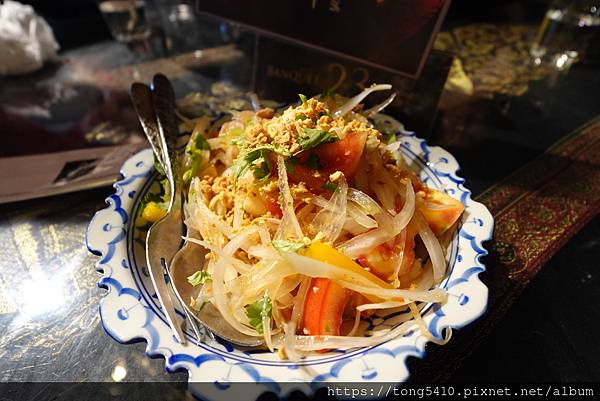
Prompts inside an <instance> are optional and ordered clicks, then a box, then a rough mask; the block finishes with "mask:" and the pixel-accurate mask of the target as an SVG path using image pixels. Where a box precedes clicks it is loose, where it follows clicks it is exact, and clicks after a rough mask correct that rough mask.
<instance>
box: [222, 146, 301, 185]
mask: <svg viewBox="0 0 600 401" xmlns="http://www.w3.org/2000/svg"><path fill="white" fill-rule="evenodd" d="M268 152H273V153H276V154H279V155H282V156H290V153H289V151H288V150H287V149H285V148H283V147H281V146H276V145H264V146H261V147H259V148H256V149H252V150H250V151H248V152H246V153H245V154H242V155H240V156H239V157H238V159H237V160H236V161H235V163H234V164H233V166H232V169H233V172H234V182H235V181H237V179H238V178H240V177H241V176H242V174H244V173H245V172H246V170H248V169H249V168H253V173H254V177H255V178H267V177H269V175H271V164H270V163H269V157H268V156H269V153H268Z"/></svg>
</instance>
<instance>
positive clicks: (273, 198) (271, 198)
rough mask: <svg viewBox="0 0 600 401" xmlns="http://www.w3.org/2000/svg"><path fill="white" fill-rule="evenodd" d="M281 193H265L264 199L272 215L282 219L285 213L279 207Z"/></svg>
mask: <svg viewBox="0 0 600 401" xmlns="http://www.w3.org/2000/svg"><path fill="white" fill-rule="evenodd" d="M278 197H279V191H272V192H268V193H265V194H264V195H263V199H264V201H265V207H266V208H267V210H268V211H269V212H271V214H272V215H273V216H274V217H276V218H278V219H280V218H281V216H283V212H282V211H281V206H279V201H278Z"/></svg>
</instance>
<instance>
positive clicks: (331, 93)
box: [320, 89, 335, 99]
mask: <svg viewBox="0 0 600 401" xmlns="http://www.w3.org/2000/svg"><path fill="white" fill-rule="evenodd" d="M328 97H330V98H332V99H335V92H334V91H332V90H329V89H328V90H326V91H324V92H323V93H321V95H320V98H321V99H327V98H328Z"/></svg>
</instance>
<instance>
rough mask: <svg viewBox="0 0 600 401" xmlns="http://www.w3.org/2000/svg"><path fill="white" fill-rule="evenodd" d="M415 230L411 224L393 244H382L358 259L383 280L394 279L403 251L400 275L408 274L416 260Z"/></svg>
mask: <svg viewBox="0 0 600 401" xmlns="http://www.w3.org/2000/svg"><path fill="white" fill-rule="evenodd" d="M415 235H416V233H415V231H414V229H413V228H412V227H411V226H409V227H408V228H407V230H406V232H405V233H401V234H398V235H397V236H396V239H395V241H394V244H392V245H391V246H390V245H388V244H382V245H379V246H377V247H376V248H375V249H374V250H372V251H371V252H369V253H368V254H366V255H361V256H360V257H358V258H357V259H356V261H357V262H358V263H359V264H360V265H361V266H363V267H368V268H369V269H371V273H373V274H375V275H376V276H377V277H379V278H381V279H382V280H386V281H390V280H393V279H394V277H392V275H393V274H394V271H395V269H396V263H397V261H398V258H399V257H400V253H402V264H401V265H400V270H399V273H398V274H399V275H403V274H406V273H407V272H408V271H409V270H410V268H411V267H412V265H413V263H414V261H415Z"/></svg>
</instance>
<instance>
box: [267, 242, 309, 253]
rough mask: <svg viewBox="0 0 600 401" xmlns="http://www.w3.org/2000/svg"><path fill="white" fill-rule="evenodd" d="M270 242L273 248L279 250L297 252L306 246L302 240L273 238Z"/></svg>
mask: <svg viewBox="0 0 600 401" xmlns="http://www.w3.org/2000/svg"><path fill="white" fill-rule="evenodd" d="M271 244H272V245H273V248H275V249H277V250H278V251H279V252H298V251H299V250H300V249H302V248H304V247H305V246H306V245H304V243H302V242H296V241H288V240H285V239H275V240H273V241H271Z"/></svg>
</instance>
